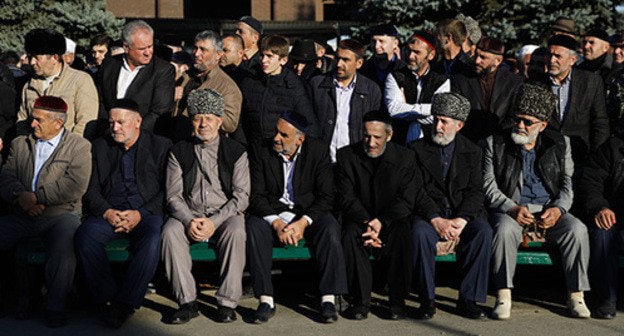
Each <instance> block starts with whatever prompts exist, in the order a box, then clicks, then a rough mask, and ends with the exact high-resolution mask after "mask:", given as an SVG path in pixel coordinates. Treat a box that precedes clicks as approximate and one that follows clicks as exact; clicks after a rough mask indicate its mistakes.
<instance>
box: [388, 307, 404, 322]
mask: <svg viewBox="0 0 624 336" xmlns="http://www.w3.org/2000/svg"><path fill="white" fill-rule="evenodd" d="M390 319H391V320H394V321H398V320H403V319H405V306H392V307H390Z"/></svg>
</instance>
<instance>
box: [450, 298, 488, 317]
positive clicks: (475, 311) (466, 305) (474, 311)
mask: <svg viewBox="0 0 624 336" xmlns="http://www.w3.org/2000/svg"><path fill="white" fill-rule="evenodd" d="M457 309H458V310H459V313H460V314H461V315H462V316H464V317H467V318H469V319H472V320H482V319H484V318H485V313H484V312H483V310H481V308H479V306H478V305H477V304H476V302H474V301H468V300H460V301H459V302H458V303H457Z"/></svg>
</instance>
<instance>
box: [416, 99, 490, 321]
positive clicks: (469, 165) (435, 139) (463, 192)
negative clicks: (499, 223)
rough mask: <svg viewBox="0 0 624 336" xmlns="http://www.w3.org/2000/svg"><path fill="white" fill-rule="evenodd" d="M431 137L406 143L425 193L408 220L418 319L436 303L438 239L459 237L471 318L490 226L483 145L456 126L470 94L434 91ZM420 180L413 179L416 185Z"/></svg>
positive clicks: (486, 260)
mask: <svg viewBox="0 0 624 336" xmlns="http://www.w3.org/2000/svg"><path fill="white" fill-rule="evenodd" d="M431 110H432V114H433V116H434V121H433V129H432V135H431V137H426V138H423V139H420V140H418V141H415V142H412V143H410V145H409V147H410V148H411V149H412V150H414V152H415V153H416V162H418V163H419V164H418V168H419V169H417V175H418V176H417V180H419V179H420V180H422V188H424V190H425V191H426V195H425V196H424V197H422V199H420V200H419V201H418V202H417V205H416V207H415V212H416V213H415V216H414V219H413V222H412V246H413V255H412V257H413V259H412V260H413V266H414V276H415V278H416V279H417V282H418V283H419V285H420V287H419V290H418V295H419V298H420V308H419V309H418V312H417V314H416V317H417V318H419V319H430V318H432V317H433V316H434V315H435V313H436V308H435V256H436V252H437V248H436V245H437V243H438V241H455V242H457V241H458V240H459V244H458V245H457V248H456V249H457V260H458V264H459V265H460V267H461V279H460V281H461V283H460V286H459V300H458V304H457V308H458V310H459V312H460V313H461V314H462V315H463V316H465V317H467V318H471V319H482V318H484V317H485V314H484V313H483V311H482V310H481V308H479V306H477V304H476V303H477V302H485V299H486V296H487V289H488V277H489V272H488V270H489V265H490V254H491V252H492V251H491V241H492V229H491V227H490V225H489V224H488V222H487V219H486V217H485V209H484V207H483V199H484V195H483V179H482V176H481V148H479V147H478V146H477V145H475V144H473V143H472V142H471V141H470V140H468V139H467V138H466V137H465V136H463V135H462V134H459V131H460V130H461V129H462V128H463V127H464V122H465V121H466V118H468V113H469V112H470V103H469V102H468V99H466V98H464V97H462V96H461V95H459V94H457V93H440V94H437V95H435V96H433V101H432V106H431ZM418 183H419V182H418V181H417V184H418Z"/></svg>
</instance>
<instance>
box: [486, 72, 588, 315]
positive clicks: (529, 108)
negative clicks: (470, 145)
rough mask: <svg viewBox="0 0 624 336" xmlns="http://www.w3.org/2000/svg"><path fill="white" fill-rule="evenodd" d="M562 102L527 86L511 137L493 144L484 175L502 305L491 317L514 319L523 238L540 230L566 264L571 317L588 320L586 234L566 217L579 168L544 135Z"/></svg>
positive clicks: (560, 139)
mask: <svg viewBox="0 0 624 336" xmlns="http://www.w3.org/2000/svg"><path fill="white" fill-rule="evenodd" d="M556 99H557V98H556V97H555V96H554V95H553V94H552V93H551V92H550V91H547V90H545V89H543V88H541V87H538V86H534V85H528V84H527V85H524V86H522V87H521V89H520V90H519V91H518V93H517V96H516V97H515V103H514V105H513V110H512V113H513V121H514V126H513V129H510V130H506V131H503V133H502V134H497V135H493V136H490V137H488V138H487V140H486V144H485V145H484V151H483V153H484V154H483V157H484V159H483V175H484V185H485V193H486V199H487V202H489V206H490V212H491V215H490V217H489V221H490V224H491V225H492V227H493V229H494V239H493V241H492V259H493V262H492V265H493V272H494V286H495V288H496V290H497V291H498V292H497V300H496V304H495V306H494V310H493V312H492V317H493V318H495V319H499V320H505V319H509V317H510V315H511V288H513V276H514V272H515V268H516V258H517V254H518V247H519V245H520V243H521V241H522V236H523V232H525V231H527V230H530V229H532V228H533V229H535V230H537V231H538V233H545V238H546V241H552V242H555V243H556V244H557V246H558V247H559V250H560V252H561V255H562V259H563V268H564V271H565V275H566V284H567V288H568V291H569V298H568V301H567V305H568V309H569V310H570V315H571V316H573V317H579V318H588V317H589V316H590V312H589V310H588V309H587V306H586V305H585V300H584V298H583V291H586V290H589V282H588V279H587V266H588V264H589V240H588V235H587V228H586V227H585V225H583V223H582V222H581V221H580V220H578V219H577V218H576V217H574V216H572V215H571V214H570V213H568V210H569V209H570V206H571V205H572V172H573V170H574V165H573V162H572V157H571V154H570V153H571V152H570V141H569V139H568V138H567V137H566V136H563V135H562V134H561V133H558V132H556V131H552V130H549V129H546V126H547V125H548V120H549V119H550V116H551V114H552V112H553V111H554V109H555V104H556Z"/></svg>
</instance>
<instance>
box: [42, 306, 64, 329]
mask: <svg viewBox="0 0 624 336" xmlns="http://www.w3.org/2000/svg"><path fill="white" fill-rule="evenodd" d="M45 324H46V327H48V328H60V327H64V326H65V325H66V324H67V318H66V317H65V313H63V312H58V311H52V310H48V311H46V323H45Z"/></svg>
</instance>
